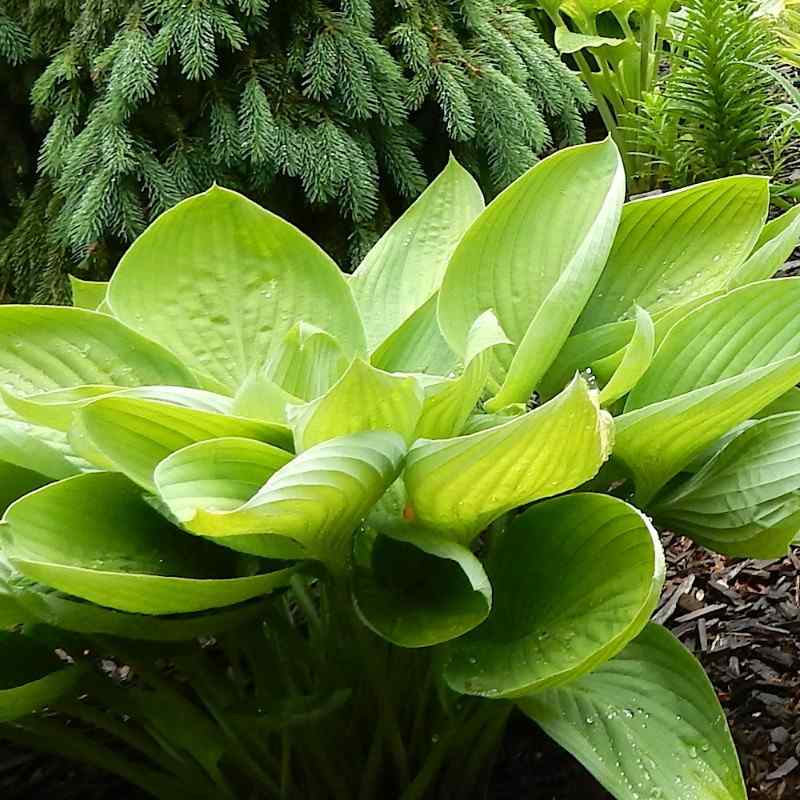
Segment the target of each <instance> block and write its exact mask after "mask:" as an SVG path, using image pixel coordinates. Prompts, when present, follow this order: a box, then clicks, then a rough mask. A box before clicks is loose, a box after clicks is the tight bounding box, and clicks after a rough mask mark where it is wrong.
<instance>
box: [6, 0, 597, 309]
mask: <svg viewBox="0 0 800 800" xmlns="http://www.w3.org/2000/svg"><path fill="white" fill-rule="evenodd" d="M0 58H2V59H4V61H5V62H6V65H5V66H4V69H6V70H8V69H17V68H18V66H15V65H19V64H20V63H21V62H23V61H25V60H26V59H32V61H31V62H30V63H31V64H33V65H40V66H39V74H38V77H37V79H36V81H35V83H34V85H33V88H32V91H31V102H32V106H33V114H34V119H35V120H36V122H37V124H38V125H39V127H40V130H41V135H42V143H41V147H40V149H39V152H38V163H37V165H36V166H37V168H38V178H37V179H36V182H35V184H34V183H33V182H31V181H28V183H27V184H26V191H24V192H22V193H21V194H20V193H19V192H18V193H17V196H16V197H13V198H12V199H13V200H14V202H15V205H16V207H17V209H18V219H17V222H16V226H15V227H14V229H13V230H12V231H11V233H10V234H9V235H8V236H7V237H6V239H5V241H4V243H3V244H2V245H1V246H0V275H2V276H3V279H4V280H5V282H6V283H7V285H8V287H9V290H10V293H11V294H12V296H16V297H18V298H20V299H30V298H34V299H36V300H39V301H43V300H48V299H54V298H56V299H58V298H61V297H63V295H64V293H65V292H66V286H65V275H66V272H67V271H68V270H72V271H76V270H77V271H78V272H79V274H81V275H83V276H84V277H104V276H106V275H107V274H108V273H109V271H110V269H111V268H112V267H113V264H114V263H115V261H116V259H117V257H118V255H119V253H120V252H121V251H122V250H123V249H124V247H125V245H126V244H127V243H128V242H130V241H131V240H132V239H133V238H134V237H135V236H136V235H138V234H139V233H140V232H141V231H142V230H143V228H144V227H145V226H146V224H147V223H148V222H149V221H150V220H151V219H153V218H154V217H155V216H157V215H158V214H159V213H161V212H162V211H163V210H165V209H166V208H169V207H170V206H172V205H174V204H175V203H176V202H178V201H179V200H180V199H182V198H183V197H186V196H188V195H191V194H194V193H197V192H199V191H202V190H204V189H206V188H208V187H209V185H211V183H212V182H213V181H215V180H216V181H219V182H220V183H224V185H226V186H229V187H234V188H237V189H239V190H240V191H243V192H245V193H247V194H248V195H249V196H251V197H253V198H254V199H256V200H258V201H260V202H262V203H264V204H265V205H267V206H268V207H270V208H272V209H274V210H275V211H277V212H279V213H281V214H282V215H284V216H286V217H288V218H290V219H292V220H293V221H294V222H296V223H297V224H298V225H300V227H302V228H304V229H305V230H306V231H307V232H308V233H310V234H311V235H312V236H314V237H315V238H316V239H317V240H319V241H321V242H323V243H324V244H325V245H326V246H327V247H328V248H329V250H331V251H332V252H333V253H334V254H335V255H336V256H337V257H338V258H339V259H340V261H341V262H342V263H351V264H352V263H355V262H357V261H358V260H359V259H360V257H361V255H362V254H363V253H364V252H365V250H366V249H367V248H368V247H369V245H370V244H371V243H372V242H373V241H374V240H375V238H376V236H377V235H378V233H379V232H380V230H382V229H383V228H385V227H386V225H387V224H388V222H389V221H390V219H391V218H392V217H393V216H395V215H396V213H397V212H398V211H399V210H400V209H402V208H403V207H404V206H405V205H407V203H408V202H409V201H410V199H412V198H413V197H415V196H416V195H417V194H418V193H419V192H420V191H421V190H422V189H423V188H424V186H425V184H426V183H427V177H428V176H429V175H431V174H433V173H434V172H435V171H436V170H437V169H438V168H440V167H441V166H442V164H443V163H444V161H445V159H446V157H447V152H448V150H453V151H454V152H455V153H456V155H457V156H458V157H459V159H460V160H461V161H462V162H463V163H465V164H466V165H467V166H468V167H469V168H470V169H471V170H472V171H473V172H474V173H475V174H476V176H477V177H478V178H479V180H480V181H481V183H482V184H483V186H484V188H485V189H486V190H487V191H488V192H490V193H492V192H496V191H498V190H499V189H501V188H503V187H504V186H505V185H507V184H508V183H509V182H510V181H511V180H513V179H514V178H515V177H517V176H518V175H519V174H521V173H522V172H523V171H524V170H525V169H527V168H528V167H530V166H531V165H532V164H533V163H534V162H535V161H536V159H537V156H538V155H539V154H540V153H541V152H542V151H543V150H545V149H547V148H548V147H550V146H552V145H558V144H562V143H574V142H577V141H580V140H581V139H582V137H583V126H582V122H581V111H582V110H583V109H585V108H586V107H587V105H588V103H589V98H588V95H587V94H586V93H585V91H584V90H583V89H582V87H581V86H580V85H579V83H578V82H577V81H576V79H575V78H574V77H573V76H572V75H571V74H570V72H569V70H567V69H566V68H565V67H564V66H563V65H562V63H561V62H560V60H559V58H558V56H557V54H555V53H554V52H553V51H551V50H550V49H549V47H548V46H547V45H546V43H545V42H544V41H543V40H542V39H541V38H540V36H539V33H538V29H537V27H536V23H534V22H533V21H532V20H530V19H529V18H527V17H526V16H525V15H524V14H522V13H521V12H519V11H517V10H516V9H514V8H513V7H510V6H508V5H506V4H501V3H499V2H497V1H496V0H456V1H453V0H402V1H401V2H394V0H341V2H338V1H337V0H291V1H289V0H191V2H186V1H185V0H143V1H142V2H138V1H134V0H80V1H79V0H67V2H63V0H7V2H5V4H4V6H2V8H1V13H0ZM23 161H24V159H23ZM28 168H30V165H28ZM20 200H21V202H20ZM309 205H312V206H314V207H315V212H314V215H313V218H314V219H315V223H314V225H315V227H313V228H310V227H309V223H308V220H309V218H310V217H311V216H312V215H310V214H309V213H308V207H309ZM320 220H321V222H320ZM343 220H344V224H343Z"/></svg>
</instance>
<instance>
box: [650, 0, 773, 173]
mask: <svg viewBox="0 0 800 800" xmlns="http://www.w3.org/2000/svg"><path fill="white" fill-rule="evenodd" d="M754 10H755V6H754V5H753V4H751V3H744V4H742V3H740V2H738V0H721V1H720V0H688V1H687V2H686V3H685V7H684V17H683V20H682V22H681V25H680V29H679V30H678V31H677V32H676V36H675V38H674V40H673V42H672V54H671V60H670V69H669V72H668V73H667V74H666V76H665V77H664V78H663V80H662V81H661V83H660V85H659V87H658V88H657V90H656V91H655V92H653V93H652V94H650V95H649V96H646V97H645V100H644V103H643V108H642V111H643V113H642V114H641V115H640V118H641V123H640V124H641V128H642V140H643V148H644V149H645V150H647V151H649V152H650V153H652V154H653V155H654V158H655V160H656V161H657V163H658V164H659V166H660V173H661V175H662V177H663V178H664V179H665V180H666V181H667V183H668V184H669V185H673V186H684V185H688V184H689V183H692V182H695V181H698V180H707V179H709V178H719V177H724V176H726V175H735V174H738V173H743V172H756V173H767V174H771V173H774V172H775V171H776V170H777V169H778V168H779V167H780V160H781V155H782V144H783V143H784V142H783V140H781V139H779V138H775V137H773V132H774V131H775V130H776V128H777V127H778V126H779V124H780V121H781V115H780V109H779V106H778V99H777V96H778V86H777V83H776V80H775V78H774V75H773V74H772V72H771V68H774V67H775V66H776V65H777V61H778V49H777V46H778V41H777V39H776V37H775V32H774V29H773V28H772V27H771V26H770V24H769V23H768V22H767V20H765V19H764V18H763V17H760V16H758V15H757V14H755V13H754Z"/></svg>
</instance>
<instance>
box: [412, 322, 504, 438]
mask: <svg viewBox="0 0 800 800" xmlns="http://www.w3.org/2000/svg"><path fill="white" fill-rule="evenodd" d="M503 344H510V342H509V340H508V338H507V337H506V335H505V333H504V332H503V329H502V328H501V327H500V324H499V323H498V321H497V317H495V315H494V314H493V313H492V311H491V310H489V311H484V312H483V314H481V315H480V316H479V317H478V319H476V320H475V322H474V324H473V326H472V329H471V330H470V333H469V339H468V341H467V352H466V355H465V359H464V371H463V372H462V373H461V375H459V376H458V377H457V378H450V379H447V380H444V381H441V382H436V383H432V384H431V385H430V386H429V387H426V389H425V402H424V404H423V406H422V416H421V417H420V419H419V422H418V423H417V429H416V433H415V436H416V437H417V438H427V439H445V438H447V437H450V436H457V435H458V434H459V433H461V432H462V430H463V429H464V425H465V424H466V421H467V419H468V418H469V415H470V414H471V413H472V412H473V411H474V409H475V405H476V404H477V402H478V400H480V397H481V394H482V393H483V390H484V388H485V386H486V380H487V378H488V377H489V357H490V355H491V351H492V349H493V348H494V347H497V346H498V345H503Z"/></svg>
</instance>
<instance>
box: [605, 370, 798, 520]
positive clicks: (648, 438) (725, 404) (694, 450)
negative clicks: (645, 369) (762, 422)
mask: <svg viewBox="0 0 800 800" xmlns="http://www.w3.org/2000/svg"><path fill="white" fill-rule="evenodd" d="M798 381H800V356H793V357H790V358H785V359H783V360H782V361H778V362H776V363H775V364H770V365H768V366H766V367H760V368H758V369H754V370H748V371H747V372H746V373H744V374H743V375H741V376H739V377H733V378H727V379H726V380H724V381H720V382H718V383H714V384H712V385H711V386H706V387H703V388H701V389H695V390H694V391H691V392H688V393H686V394H682V395H679V396H678V397H674V398H671V399H668V400H662V401H661V402H658V403H654V404H653V405H649V406H645V407H644V408H640V409H637V410H635V411H631V412H628V413H625V414H623V415H622V416H619V417H616V418H615V420H614V439H615V441H614V458H615V459H619V460H621V461H622V462H623V463H624V464H625V465H626V466H627V468H628V469H629V470H630V472H631V474H632V475H633V478H634V480H635V482H636V497H637V502H638V503H639V504H640V505H646V504H647V503H649V502H650V501H651V500H652V499H653V497H654V496H655V495H656V493H657V492H658V490H659V489H661V487H663V486H664V484H665V483H666V482H667V481H668V480H669V479H670V478H672V477H673V476H675V475H677V474H678V472H680V470H681V469H683V468H684V467H685V466H687V465H688V464H690V463H691V462H692V460H693V459H694V458H695V457H696V456H697V455H698V454H699V453H701V452H702V451H703V450H705V448H706V447H708V445H710V444H712V443H713V442H714V441H716V440H717V439H719V438H720V437H721V436H723V435H724V434H725V433H726V432H728V431H729V430H731V429H732V428H734V427H735V426H736V425H738V424H739V423H741V422H743V421H744V420H746V419H747V418H748V417H750V416H751V415H752V414H753V413H755V412H756V411H757V410H758V409H759V408H763V407H764V406H765V405H767V404H768V403H770V402H771V401H772V400H774V399H775V398H776V397H778V396H780V395H781V394H782V393H783V392H785V391H786V389H788V388H789V387H790V386H793V385H794V384H795V383H797V382H798Z"/></svg>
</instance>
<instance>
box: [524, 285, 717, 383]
mask: <svg viewBox="0 0 800 800" xmlns="http://www.w3.org/2000/svg"><path fill="white" fill-rule="evenodd" d="M720 294H722V292H712V293H710V294H707V295H703V296H702V297H696V298H694V299H693V300H688V301H687V302H685V303H682V304H681V305H679V306H674V307H672V308H669V309H667V310H666V311H660V312H658V313H657V314H655V315H651V318H652V319H653V324H654V327H655V345H656V349H658V345H659V344H660V343H661V342H662V341H663V340H664V338H665V337H666V335H667V333H669V331H670V330H671V328H672V326H673V325H675V324H676V323H677V322H679V321H680V320H682V319H683V318H684V317H685V316H686V315H687V314H689V313H690V312H691V311H694V309H695V308H699V307H700V306H702V305H704V304H705V303H707V302H709V301H710V300H713V299H714V298H715V297H717V296H719V295H720ZM635 327H636V321H635V320H634V319H624V320H620V321H619V322H610V323H608V324H607V325H601V326H600V327H598V328H593V329H592V330H589V331H584V332H583V333H577V334H574V335H573V336H570V337H569V339H567V341H566V343H565V344H564V347H562V348H561V352H560V353H559V354H558V358H557V359H556V360H555V362H554V363H553V365H552V367H551V368H550V369H549V370H548V372H547V375H545V377H544V378H543V380H542V382H541V384H540V385H539V392H540V394H541V396H542V397H544V398H549V397H553V396H554V395H556V394H558V393H559V392H560V391H561V390H562V389H563V388H564V386H566V384H567V383H569V381H570V379H571V378H572V376H573V375H574V374H575V373H576V372H577V371H578V370H582V369H586V368H587V367H592V368H594V366H595V365H597V364H598V362H601V364H603V365H605V366H606V367H607V368H608V369H609V370H610V371H609V372H608V376H609V377H610V374H611V370H614V369H616V367H617V366H619V364H621V363H622V359H623V358H624V357H625V352H626V350H627V347H628V344H629V343H630V340H631V337H632V336H633V332H634V330H635Z"/></svg>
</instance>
